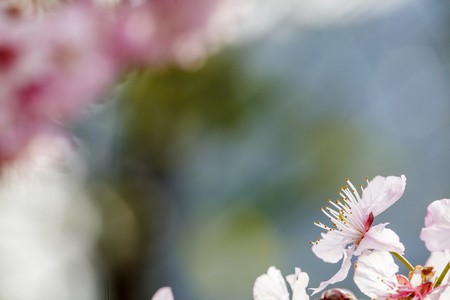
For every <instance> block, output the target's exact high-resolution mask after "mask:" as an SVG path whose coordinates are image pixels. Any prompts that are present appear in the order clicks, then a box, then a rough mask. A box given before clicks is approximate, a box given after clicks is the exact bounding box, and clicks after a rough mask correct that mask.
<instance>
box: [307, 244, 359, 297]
mask: <svg viewBox="0 0 450 300" xmlns="http://www.w3.org/2000/svg"><path fill="white" fill-rule="evenodd" d="M354 250H355V246H354V245H353V246H351V247H350V248H348V249H346V250H344V251H343V252H342V253H343V256H344V259H343V260H342V265H341V268H340V269H339V271H338V272H337V273H336V274H334V276H333V277H331V278H330V279H329V280H327V281H323V282H321V283H320V284H319V287H317V288H315V289H312V290H313V291H314V292H313V293H312V294H311V296H312V295H314V294H317V293H319V292H320V291H322V290H323V289H325V288H326V287H327V286H328V285H329V284H333V283H336V282H340V281H342V280H344V279H345V278H346V277H347V274H348V271H349V270H350V267H351V265H352V257H353V251H354Z"/></svg>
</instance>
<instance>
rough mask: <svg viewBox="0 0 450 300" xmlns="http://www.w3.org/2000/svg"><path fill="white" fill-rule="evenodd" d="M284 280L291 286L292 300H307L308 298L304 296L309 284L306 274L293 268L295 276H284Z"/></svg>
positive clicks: (306, 295)
mask: <svg viewBox="0 0 450 300" xmlns="http://www.w3.org/2000/svg"><path fill="white" fill-rule="evenodd" d="M286 280H287V282H289V284H290V285H291V289H292V300H309V296H308V294H306V287H307V286H308V282H309V276H308V274H307V273H305V272H302V271H301V270H300V268H295V274H291V275H288V276H286Z"/></svg>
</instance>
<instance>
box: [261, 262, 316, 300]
mask: <svg viewBox="0 0 450 300" xmlns="http://www.w3.org/2000/svg"><path fill="white" fill-rule="evenodd" d="M286 280H287V281H288V282H289V284H290V286H291V289H292V300H309V296H308V295H307V294H306V286H307V285H308V282H309V276H308V274H306V273H305V272H302V271H301V270H300V268H295V274H291V275H288V276H286ZM253 298H254V299H255V300H290V295H289V291H288V288H287V285H286V282H285V280H284V279H283V276H282V275H281V272H280V270H278V269H277V268H275V267H273V266H272V267H270V268H269V269H268V270H267V273H266V274H263V275H261V276H259V277H258V278H257V279H256V281H255V285H254V286H253Z"/></svg>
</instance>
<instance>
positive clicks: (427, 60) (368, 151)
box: [70, 0, 450, 300]
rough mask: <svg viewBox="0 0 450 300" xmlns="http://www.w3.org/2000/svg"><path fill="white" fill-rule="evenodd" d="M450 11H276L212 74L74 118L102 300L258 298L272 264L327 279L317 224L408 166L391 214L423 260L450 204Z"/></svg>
mask: <svg viewBox="0 0 450 300" xmlns="http://www.w3.org/2000/svg"><path fill="white" fill-rule="evenodd" d="M449 6H450V4H449V3H448V2H447V1H444V0H440V1H438V0H435V1H416V0H410V1H407V0H405V1H379V0H378V1H371V0H358V1H351V0H348V1H343V0H339V1H336V0H328V1H325V0H320V1H317V0H316V1H300V0H298V1H293V0H291V1H286V2H285V3H283V4H282V3H280V2H277V1H273V2H271V1H264V2H261V3H260V4H258V5H257V6H256V7H255V8H253V11H252V12H251V18H250V20H248V21H247V22H245V23H243V24H242V27H241V29H239V30H238V32H237V33H236V37H235V39H234V42H232V43H231V44H230V45H228V46H226V47H225V48H223V49H222V50H221V51H219V52H218V53H217V54H216V55H214V56H212V57H210V58H209V59H208V60H207V61H206V62H205V64H204V65H203V66H201V67H199V68H197V69H195V70H189V71H186V70H180V69H177V68H171V69H161V70H151V71H150V70H139V71H135V72H132V73H131V74H128V75H127V76H126V78H124V79H123V81H122V83H121V84H119V85H118V86H117V88H116V89H115V90H114V91H112V93H111V95H110V96H109V98H110V99H107V101H104V102H102V103H100V104H98V105H96V106H94V107H92V108H91V109H90V111H88V112H87V113H86V114H85V116H84V117H82V118H81V119H79V120H78V121H77V122H75V123H74V124H71V125H70V129H71V130H72V132H73V133H74V134H75V135H76V136H77V138H78V144H79V150H80V153H81V154H82V157H83V159H84V160H85V162H86V164H87V165H88V169H87V174H88V175H87V176H88V178H87V180H86V182H87V183H86V185H87V190H88V191H89V194H90V197H91V198H92V200H91V201H92V202H93V204H94V205H95V207H96V209H97V210H98V212H99V215H100V216H101V218H100V219H101V231H100V233H99V243H98V244H99V245H98V262H97V263H96V266H97V267H98V270H99V272H100V276H99V277H100V279H99V281H100V283H99V284H100V285H101V286H102V287H103V286H104V291H103V292H102V293H100V294H101V295H100V299H110V300H115V299H127V300H135V299H150V298H151V295H152V294H153V293H154V292H155V291H156V290H157V289H158V288H159V287H161V286H171V287H172V289H173V292H174V295H175V299H178V300H199V299H205V300H207V299H214V300H229V299H252V287H253V283H254V280H255V279H256V277H257V276H259V275H261V274H262V273H264V272H266V271H267V268H268V267H269V266H271V265H275V266H277V267H278V268H280V269H281V271H282V272H283V274H285V275H288V274H291V273H293V272H294V267H300V268H301V269H302V270H303V271H305V272H307V273H308V274H309V275H310V285H309V286H310V287H317V286H318V284H319V282H321V281H323V280H327V279H329V278H330V277H331V276H332V275H333V274H334V273H335V272H336V271H337V269H338V268H339V264H336V265H331V264H327V263H324V262H322V261H321V260H319V259H318V258H316V257H315V256H314V255H313V254H312V252H311V247H310V244H309V241H310V240H316V239H317V237H318V235H319V233H320V232H321V230H320V229H319V228H317V227H315V226H314V225H313V222H314V221H325V216H324V215H323V214H321V212H320V207H321V206H324V205H325V204H326V200H327V199H335V198H336V197H338V194H337V193H338V191H339V187H340V186H342V185H344V184H345V179H346V178H350V180H351V181H352V182H353V184H355V185H359V184H363V185H365V180H364V178H365V177H366V176H367V177H369V178H373V177H374V176H376V175H383V176H388V175H397V176H399V175H401V174H405V176H406V177H407V187H406V192H405V194H404V196H403V197H402V198H401V199H400V200H399V201H398V202H397V203H396V204H395V205H393V206H392V207H391V208H390V209H389V210H388V211H386V212H385V213H383V214H382V215H380V216H379V217H377V218H376V220H375V222H377V223H381V222H390V225H389V228H391V229H393V230H394V231H396V232H397V234H398V235H399V236H400V238H401V240H402V242H403V243H404V244H405V246H406V253H405V256H406V257H407V258H408V259H409V260H410V261H411V263H412V264H414V265H416V264H424V263H425V260H426V259H427V257H428V253H427V251H426V249H425V247H424V244H423V243H422V242H421V241H420V240H419V233H420V229H421V227H422V225H423V219H424V217H425V213H426V207H427V205H428V204H429V203H430V202H431V201H432V200H436V199H441V198H445V197H449V196H450V187H449V185H448V182H449V178H450V177H449V176H450V172H449V169H450V159H449V158H448V154H449V153H450V130H449V129H450V128H449V125H450V119H449V113H450V101H449V98H450V74H449V59H450V54H449V53H450V49H449V46H450V45H449V38H448V37H449V34H450V26H449V25H450V10H449V9H450V7H449ZM402 270H403V271H404V270H405V268H403V269H402ZM337 286H339V287H344V288H348V289H351V290H353V291H354V292H355V293H356V294H357V295H359V296H361V294H360V293H359V292H358V290H357V288H356V287H355V286H354V285H353V283H352V280H351V276H349V278H348V280H346V281H345V282H343V283H342V284H339V285H337Z"/></svg>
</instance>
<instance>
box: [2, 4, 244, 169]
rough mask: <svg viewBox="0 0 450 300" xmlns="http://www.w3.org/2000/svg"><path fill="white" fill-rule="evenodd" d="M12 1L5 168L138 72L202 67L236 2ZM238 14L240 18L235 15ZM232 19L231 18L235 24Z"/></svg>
mask: <svg viewBox="0 0 450 300" xmlns="http://www.w3.org/2000/svg"><path fill="white" fill-rule="evenodd" d="M99 2H108V0H83V1H75V0H74V1H60V0H38V1H35V0H33V1H31V0H8V1H6V2H4V3H1V4H0V31H1V32H2V35H1V36H0V133H1V135H0V165H1V164H3V163H4V162H5V161H8V160H12V159H14V158H15V157H17V156H18V155H19V154H20V152H21V151H22V150H23V149H24V148H26V145H27V143H28V142H29V141H30V140H32V139H33V137H34V136H35V135H38V134H40V133H46V132H48V131H58V130H60V129H59V128H60V125H61V124H64V123H65V122H68V121H70V120H72V119H74V118H76V117H77V116H78V115H79V114H81V113H82V111H83V110H84V108H85V107H87V105H89V104H90V103H92V102H93V101H96V100H99V99H101V98H103V97H105V94H107V92H108V90H110V89H111V88H112V87H113V85H114V83H115V82H116V80H117V78H119V77H120V75H121V74H122V73H123V72H126V71H127V70H129V68H130V67H134V66H139V67H141V66H142V67H150V68H159V67H162V66H166V65H168V64H176V65H180V66H183V67H190V66H191V65H196V64H197V62H198V61H201V60H203V59H204V58H205V56H206V55H207V54H208V53H210V52H211V51H213V49H214V48H215V47H217V45H218V44H220V41H221V40H222V39H221V38H220V37H221V36H223V34H224V33H225V32H226V31H227V30H226V27H227V25H231V24H230V23H228V24H227V22H219V23H220V25H221V26H222V27H221V26H217V22H216V20H218V19H219V20H223V18H218V16H219V15H220V16H222V15H226V13H224V11H231V10H232V8H234V7H233V5H236V6H238V2H237V1H236V0H184V1H172V0H152V1H146V0H142V1H132V0H129V1H125V0H123V1H120V0H118V1H109V2H116V3H115V4H114V5H112V4H111V3H110V5H106V3H103V4H104V5H99ZM230 14H232V13H230ZM230 20H231V19H230Z"/></svg>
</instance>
